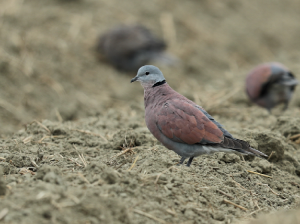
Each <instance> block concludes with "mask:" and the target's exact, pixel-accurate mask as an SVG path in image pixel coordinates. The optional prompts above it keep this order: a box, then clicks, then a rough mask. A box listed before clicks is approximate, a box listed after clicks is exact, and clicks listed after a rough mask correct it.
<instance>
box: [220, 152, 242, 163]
mask: <svg viewBox="0 0 300 224" xmlns="http://www.w3.org/2000/svg"><path fill="white" fill-rule="evenodd" d="M220 160H221V161H224V162H225V163H237V162H240V161H241V158H240V157H239V156H238V155H236V154H233V153H231V154H224V155H223V156H222V157H221V158H220Z"/></svg>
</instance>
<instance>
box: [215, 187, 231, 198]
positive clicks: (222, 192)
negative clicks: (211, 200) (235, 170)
mask: <svg viewBox="0 0 300 224" xmlns="http://www.w3.org/2000/svg"><path fill="white" fill-rule="evenodd" d="M217 192H219V193H221V194H223V195H225V196H227V197H229V198H231V199H234V197H232V196H231V195H229V194H227V193H225V192H224V191H221V190H219V189H217Z"/></svg>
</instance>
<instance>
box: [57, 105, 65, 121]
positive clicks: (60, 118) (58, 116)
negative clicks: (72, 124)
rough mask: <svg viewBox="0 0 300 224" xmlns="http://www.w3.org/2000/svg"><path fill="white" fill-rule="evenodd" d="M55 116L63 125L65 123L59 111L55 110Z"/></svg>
mask: <svg viewBox="0 0 300 224" xmlns="http://www.w3.org/2000/svg"><path fill="white" fill-rule="evenodd" d="M55 116H56V117H57V120H58V121H59V122H60V123H62V122H63V121H64V119H63V118H62V116H61V115H60V113H59V111H58V109H57V108H56V109H55Z"/></svg>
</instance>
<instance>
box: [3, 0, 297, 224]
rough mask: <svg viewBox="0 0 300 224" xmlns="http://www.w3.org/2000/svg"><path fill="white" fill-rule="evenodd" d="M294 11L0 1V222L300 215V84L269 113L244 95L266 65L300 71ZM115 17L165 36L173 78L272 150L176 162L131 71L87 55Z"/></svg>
mask: <svg viewBox="0 0 300 224" xmlns="http://www.w3.org/2000/svg"><path fill="white" fill-rule="evenodd" d="M299 21H300V2H299V1H296V0H286V1H282V0H265V1H263V2H262V1H259V0H253V1H241V0H228V1H223V0H216V1H208V0H201V1H192V0H191V1H179V0H177V1H171V0H154V1H137V0H130V1H116V0H110V1H108V0H77V1H75V0H73V1H71V0H68V1H67V0H65V1H63V0H60V1H59V0H44V1H38V0H10V1H4V0H0V126H1V129H0V136H1V138H0V222H3V223H186V224H188V223H190V224H192V223H205V224H206V223H227V224H229V223H251V224H254V223H257V224H260V223H275V221H276V222H277V223H283V222H282V221H280V220H285V221H286V223H290V224H294V223H300V217H299V210H297V207H298V205H299V202H300V140H299V139H300V138H299V137H298V138H297V137H295V138H293V136H295V135H297V134H299V133H300V116H299V112H300V88H297V89H296V92H295V95H294V97H293V99H292V102H291V104H290V107H289V109H288V110H287V111H285V112H284V113H283V112H282V111H281V108H277V109H275V110H274V111H273V113H272V115H269V114H268V112H267V111H266V110H264V109H262V108H259V107H257V106H255V105H253V104H252V103H250V102H249V101H248V99H247V97H246V95H245V93H244V79H245V76H246V74H247V72H248V71H249V70H250V69H251V68H252V67H253V66H255V65H257V64H259V63H262V62H268V61H279V62H281V63H283V64H285V65H286V66H287V67H289V68H290V69H291V71H293V73H294V74H295V75H296V77H298V79H300V64H299V60H300V51H299V48H300V44H299V36H300V26H299ZM120 23H123V24H135V23H141V24H144V25H146V26H147V27H149V28H150V29H151V30H152V31H153V32H154V33H155V34H156V35H157V36H161V37H163V38H164V39H165V40H166V42H167V43H168V45H169V48H168V51H169V53H171V54H173V55H175V56H176V57H178V58H179V59H180V62H178V63H177V65H176V66H172V67H160V68H161V70H162V72H163V73H164V75H165V77H166V79H167V82H168V83H169V85H171V86H172V87H173V88H174V89H175V90H176V91H178V92H180V93H181V94H183V95H185V96H186V97H188V98H190V99H191V100H193V101H195V102H196V103H197V104H199V105H201V106H203V107H204V108H205V109H206V110H207V111H208V112H209V113H210V114H211V115H213V116H214V118H215V119H216V120H217V121H219V122H220V123H222V124H224V126H225V128H226V129H227V130H228V131H230V132H231V133H232V134H233V135H234V136H235V137H238V138H241V139H244V140H247V141H249V143H250V144H251V145H252V146H253V147H255V148H257V149H259V150H260V151H262V152H265V153H266V154H268V155H271V156H270V158H269V159H268V160H262V159H259V158H252V157H241V156H239V155H236V154H224V153H219V154H214V155H209V156H202V157H198V158H196V159H195V160H194V162H193V164H192V166H191V167H190V168H187V167H185V166H177V165H176V163H177V162H178V161H179V156H177V155H176V154H175V153H174V152H172V151H169V150H167V149H166V148H165V147H163V146H162V145H160V143H159V142H157V140H156V139H155V138H154V137H153V136H152V135H151V134H150V132H149V131H148V129H147V128H146V125H145V122H144V105H143V90H142V87H141V86H140V85H138V84H137V83H133V84H130V79H131V78H133V77H134V76H135V74H124V73H120V72H118V71H116V70H115V69H114V68H112V67H110V66H109V65H108V64H105V63H102V62H99V61H98V59H97V57H96V56H95V52H94V47H95V44H96V41H97V38H98V36H99V34H101V33H103V32H104V31H106V30H108V29H110V28H112V27H113V26H115V25H118V24H120ZM170 27H171V28H170ZM172 27H173V28H172ZM291 137H292V138H291ZM249 171H250V172H249ZM253 172H256V173H253ZM260 174H263V175H260ZM291 209H296V210H291Z"/></svg>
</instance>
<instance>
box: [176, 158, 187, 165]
mask: <svg viewBox="0 0 300 224" xmlns="http://www.w3.org/2000/svg"><path fill="white" fill-rule="evenodd" d="M184 160H186V157H181V159H180V162H179V163H178V164H177V165H178V166H179V165H182V164H183V162H184Z"/></svg>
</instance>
